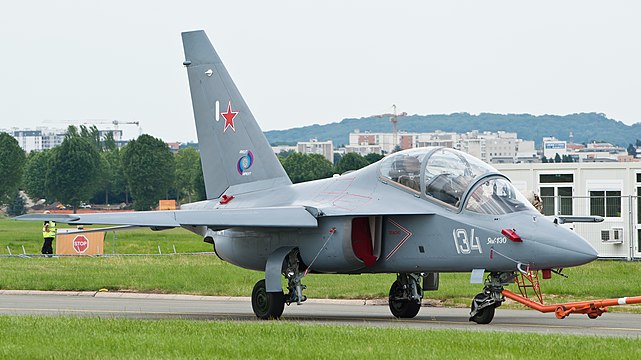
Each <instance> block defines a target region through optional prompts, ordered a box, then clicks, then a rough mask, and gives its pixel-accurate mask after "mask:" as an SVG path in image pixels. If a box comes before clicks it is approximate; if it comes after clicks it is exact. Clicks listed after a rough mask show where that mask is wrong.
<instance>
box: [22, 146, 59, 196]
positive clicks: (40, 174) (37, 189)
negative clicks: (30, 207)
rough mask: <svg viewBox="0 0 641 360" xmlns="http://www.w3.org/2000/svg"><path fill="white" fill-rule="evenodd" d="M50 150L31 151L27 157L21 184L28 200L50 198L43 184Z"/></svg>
mask: <svg viewBox="0 0 641 360" xmlns="http://www.w3.org/2000/svg"><path fill="white" fill-rule="evenodd" d="M51 154H52V152H51V150H45V151H32V152H31V153H29V156H28V157H27V163H26V165H25V169H24V176H23V184H24V187H25V191H26V192H27V194H28V195H29V197H30V198H32V199H34V200H36V199H46V198H48V197H50V194H49V193H48V192H47V187H46V184H45V182H46V181H45V180H46V178H45V176H46V173H47V168H48V166H49V159H50V158H51Z"/></svg>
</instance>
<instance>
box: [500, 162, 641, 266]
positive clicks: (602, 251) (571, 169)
mask: <svg viewBox="0 0 641 360" xmlns="http://www.w3.org/2000/svg"><path fill="white" fill-rule="evenodd" d="M495 167H496V168H497V169H498V170H499V171H501V172H502V173H503V174H505V175H506V176H508V177H509V178H510V179H511V180H512V182H513V183H514V185H515V187H516V188H517V189H519V190H520V191H521V192H522V193H524V194H530V193H532V192H536V193H538V194H540V196H541V198H542V200H543V211H544V214H545V215H550V216H552V215H598V216H603V217H604V218H605V221H603V222H601V223H576V224H573V228H574V229H575V230H576V231H577V232H578V233H579V234H581V235H582V236H583V237H584V238H585V239H586V240H588V241H589V242H590V243H591V244H592V245H593V246H594V247H595V248H596V249H597V250H598V251H599V256H601V257H617V258H634V257H636V258H641V200H640V199H639V196H641V163H637V162H628V163H623V162H612V163H555V164H549V163H548V164H496V165H495Z"/></svg>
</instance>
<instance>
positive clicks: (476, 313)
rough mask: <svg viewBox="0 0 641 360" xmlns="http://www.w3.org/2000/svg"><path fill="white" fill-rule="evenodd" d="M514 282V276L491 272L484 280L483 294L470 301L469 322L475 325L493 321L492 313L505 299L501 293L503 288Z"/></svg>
mask: <svg viewBox="0 0 641 360" xmlns="http://www.w3.org/2000/svg"><path fill="white" fill-rule="evenodd" d="M513 282H514V274H512V273H498V272H493V273H490V275H488V277H487V279H485V286H484V287H483V292H482V293H479V294H477V295H476V296H475V297H474V299H473V300H472V306H471V311H470V321H474V322H475V323H477V324H489V323H490V322H492V319H494V311H495V309H496V308H497V307H499V306H501V304H502V303H503V301H505V298H504V297H503V294H502V293H501V292H502V291H503V286H504V285H507V284H510V283H513Z"/></svg>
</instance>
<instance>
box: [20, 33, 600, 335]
mask: <svg viewBox="0 0 641 360" xmlns="http://www.w3.org/2000/svg"><path fill="white" fill-rule="evenodd" d="M182 40H183V45H184V52H185V61H184V62H183V65H184V66H185V67H186V69H187V74H188V77H189V86H190V90H191V99H192V105H193V111H194V118H195V121H196V129H197V133H198V142H199V145H200V154H201V160H202V167H203V173H204V179H205V186H206V192H207V198H208V200H205V201H201V202H197V203H192V204H187V205H183V206H182V209H181V210H176V211H148V212H134V213H96V214H73V215H55V214H52V215H42V214H30V215H25V216H21V217H18V219H21V220H43V219H51V220H55V221H57V222H61V223H67V224H71V225H80V224H82V225H91V224H109V225H114V226H118V227H127V226H132V227H133V226H138V227H149V228H151V229H153V230H162V229H168V228H176V227H182V228H185V229H187V230H189V231H192V232H194V233H196V234H199V235H201V236H202V237H203V239H204V241H206V242H209V243H212V244H213V245H214V249H215V252H216V254H217V255H218V256H219V257H220V258H222V259H223V260H225V261H227V262H229V263H232V264H234V265H237V266H240V267H242V268H246V269H252V270H257V271H264V272H265V279H264V280H260V281H258V282H257V283H256V285H255V286H254V289H253V291H252V294H251V302H252V308H253V311H254V313H255V314H256V316H257V317H258V318H260V319H277V318H279V317H281V315H282V313H283V310H284V307H285V305H286V304H287V305H289V304H292V303H296V304H301V303H303V302H304V301H305V300H306V296H305V295H304V289H305V288H306V287H305V285H303V280H304V278H305V276H306V275H307V274H310V273H314V274H364V273H392V274H396V281H394V282H393V283H392V284H391V287H390V290H389V308H390V311H391V313H392V314H393V315H394V316H395V317H397V318H413V317H414V316H416V315H417V313H418V312H419V310H420V307H421V301H422V299H423V297H424V294H425V291H429V290H435V289H437V288H438V283H439V280H438V279H439V277H438V274H439V273H441V272H469V273H471V274H473V275H475V276H476V277H479V276H480V277H483V276H484V274H487V278H486V280H485V283H484V284H485V285H484V288H483V291H482V292H481V293H479V294H478V295H477V296H475V297H474V299H473V302H472V306H471V310H472V311H471V318H470V319H471V320H472V321H474V322H477V323H482V324H487V323H489V322H490V321H492V318H493V317H494V313H495V308H496V307H498V306H500V305H501V303H502V302H503V301H504V300H505V297H504V296H503V295H502V290H503V288H504V286H506V285H508V284H510V283H513V282H514V277H515V275H514V274H515V273H519V272H523V271H524V269H532V270H537V269H541V270H547V269H558V268H567V267H571V266H577V265H581V264H585V263H588V262H590V261H592V260H594V259H596V258H597V252H596V250H595V249H594V248H593V247H592V246H591V245H590V244H589V243H588V242H587V241H585V240H584V239H583V238H581V237H580V236H579V235H577V234H576V233H575V232H573V231H571V230H568V229H566V228H564V227H563V226H561V225H560V224H559V223H561V222H563V221H564V219H562V218H557V219H555V221H551V220H550V219H547V218H546V217H544V216H542V215H541V214H540V213H539V212H537V211H536V209H534V207H533V206H532V205H531V204H530V203H529V202H528V201H527V200H526V199H525V198H524V196H522V195H521V194H520V193H519V191H517V190H516V189H515V188H514V186H513V185H512V184H511V182H510V180H509V179H508V178H507V177H505V176H504V175H503V174H501V173H500V172H498V171H497V170H496V169H494V168H493V167H492V166H490V165H488V164H486V163H484V162H482V161H480V160H478V159H476V158H474V157H473V156H470V155H468V154H465V153H463V152H460V151H457V150H453V149H449V148H441V147H427V148H417V149H410V150H405V151H399V152H396V153H393V154H390V155H387V156H386V157H385V158H384V159H382V160H381V161H379V162H377V163H374V164H371V165H369V166H367V167H365V168H362V169H360V170H357V171H353V172H350V173H346V174H342V175H336V176H334V177H332V178H327V179H322V180H317V181H310V182H306V183H300V184H292V182H291V180H290V179H289V177H288V176H287V174H286V173H285V170H284V169H283V167H282V166H281V164H280V162H279V161H278V159H277V157H276V156H275V154H274V152H273V151H272V149H271V147H270V145H269V143H268V141H267V139H266V138H265V136H264V135H263V132H262V131H261V129H260V127H259V126H258V124H257V122H256V120H255V119H254V116H253V115H252V113H251V111H250V110H249V107H248V106H247V104H246V103H245V101H244V100H243V97H242V96H241V94H240V92H239V91H238V89H237V88H236V85H235V84H234V82H233V81H232V79H231V77H230V75H229V73H228V72H227V69H226V68H225V66H224V65H223V63H222V61H221V59H220V58H219V56H218V54H217V53H216V51H215V50H214V48H213V46H212V44H211V42H210V41H209V39H208V37H207V35H206V34H205V32H204V31H190V32H184V33H182ZM565 220H566V221H567V220H568V219H565ZM589 220H590V219H589ZM590 221H591V220H590ZM282 277H285V279H286V280H287V281H286V282H287V285H286V289H285V290H284V289H283V286H282ZM355 281H357V280H356V278H355Z"/></svg>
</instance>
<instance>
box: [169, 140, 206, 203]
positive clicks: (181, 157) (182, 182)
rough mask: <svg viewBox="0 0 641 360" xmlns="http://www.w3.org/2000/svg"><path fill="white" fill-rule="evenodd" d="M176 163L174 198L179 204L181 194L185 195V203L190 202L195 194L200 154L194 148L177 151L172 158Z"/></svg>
mask: <svg viewBox="0 0 641 360" xmlns="http://www.w3.org/2000/svg"><path fill="white" fill-rule="evenodd" d="M174 160H175V162H176V198H177V200H178V203H179V204H180V198H181V195H182V194H185V195H187V202H191V201H192V199H191V197H192V195H193V194H194V192H195V185H196V177H197V176H198V170H199V168H198V164H199V163H200V154H199V153H198V151H196V150H195V149H194V148H184V149H180V150H178V152H177V153H176V155H175V156H174Z"/></svg>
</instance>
